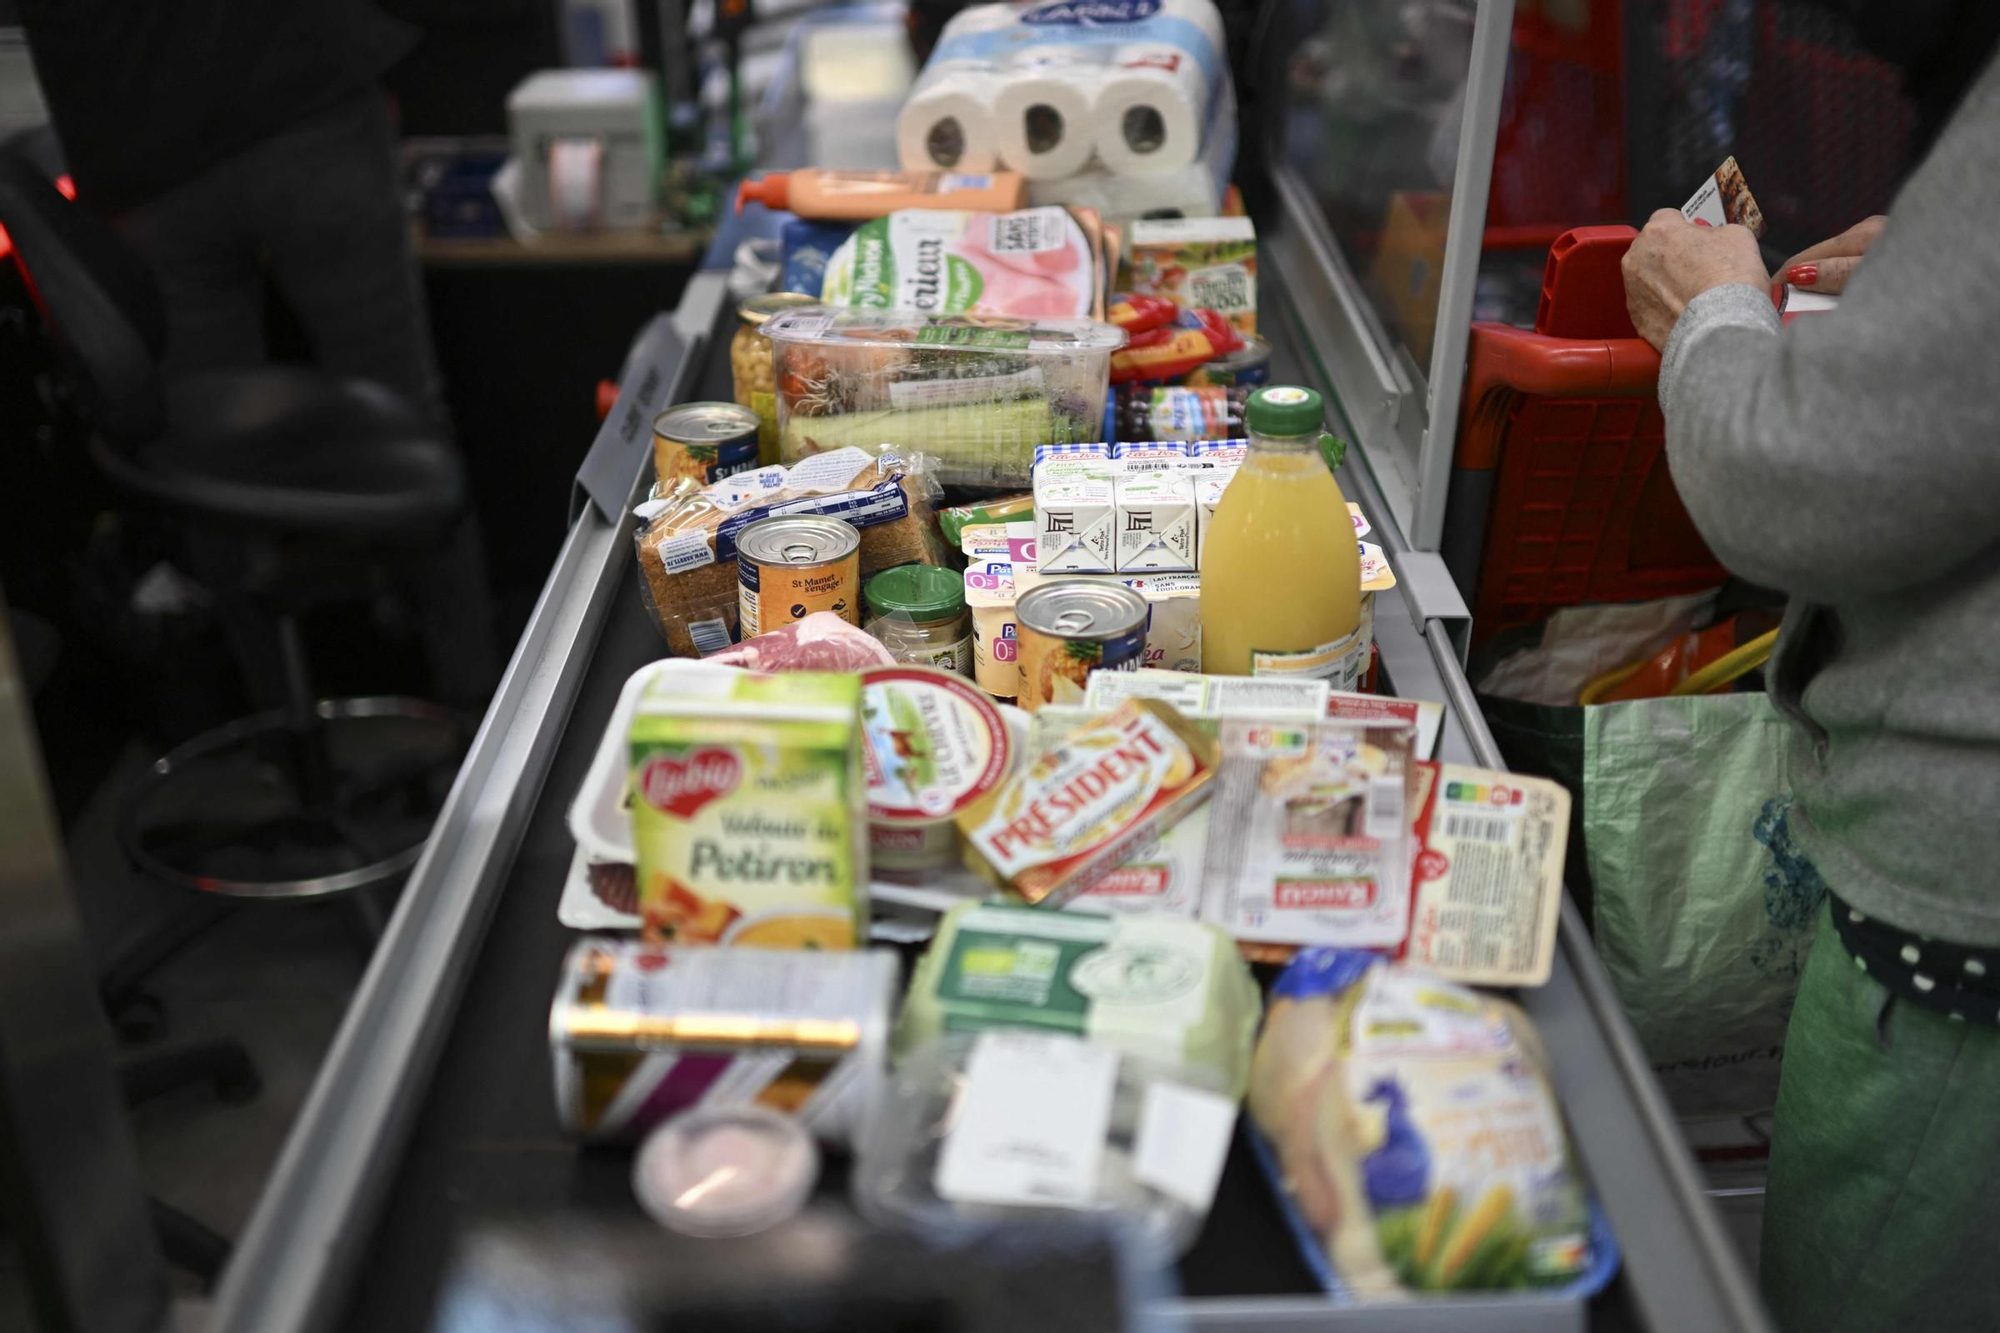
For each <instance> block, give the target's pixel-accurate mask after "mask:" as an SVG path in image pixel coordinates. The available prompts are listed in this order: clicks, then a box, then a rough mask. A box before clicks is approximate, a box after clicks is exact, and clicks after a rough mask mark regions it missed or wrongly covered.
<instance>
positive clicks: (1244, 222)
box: [1125, 217, 1257, 334]
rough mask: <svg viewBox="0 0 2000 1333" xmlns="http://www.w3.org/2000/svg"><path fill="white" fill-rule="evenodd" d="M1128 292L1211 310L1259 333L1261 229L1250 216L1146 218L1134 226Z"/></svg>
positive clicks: (1243, 330) (1239, 327) (1244, 330)
mask: <svg viewBox="0 0 2000 1333" xmlns="http://www.w3.org/2000/svg"><path fill="white" fill-rule="evenodd" d="M1126 263H1127V264H1128V265H1129V272H1128V275H1127V276H1128V277H1129V279H1130V280H1129V281H1128V282H1127V283H1126V284H1125V287H1126V289H1127V290H1128V291H1132V292H1136V293H1138V294H1139V295H1141V296H1164V297H1166V298H1168V299H1169V300H1171V301H1172V302H1173V303H1174V304H1175V305H1178V306H1180V307H1181V308H1182V309H1185V310H1213V311H1216V312H1217V313H1219V314H1221V315H1223V316H1225V317H1226V318H1227V319H1228V320H1229V322H1230V323H1231V324H1233V325H1235V326H1236V328H1237V330H1238V331H1239V332H1241V333H1245V334H1251V333H1255V332H1256V331H1257V229H1256V227H1255V226H1253V225H1252V224H1251V221H1250V219H1249V218H1247V217H1221V218H1167V219H1152V218H1143V219H1141V220H1140V221H1138V222H1135V223H1133V224H1132V240H1131V246H1130V250H1129V254H1128V257H1127V260H1126Z"/></svg>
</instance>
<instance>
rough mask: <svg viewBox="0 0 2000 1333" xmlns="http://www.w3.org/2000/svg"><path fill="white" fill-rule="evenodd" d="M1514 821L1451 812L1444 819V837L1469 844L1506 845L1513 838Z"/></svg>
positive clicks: (1490, 816)
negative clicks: (1457, 839) (1493, 843)
mask: <svg viewBox="0 0 2000 1333" xmlns="http://www.w3.org/2000/svg"><path fill="white" fill-rule="evenodd" d="M1513 832H1514V826H1513V823H1512V821H1510V820H1506V819H1500V818H1498V817H1496V816H1493V815H1460V814H1453V813H1451V812H1449V811H1447V812H1446V813H1445V817H1444V836H1445V837H1447V838H1459V839H1463V840H1464V841H1467V842H1498V843H1504V842H1506V841H1507V840H1508V839H1509V838H1511V837H1512V836H1513Z"/></svg>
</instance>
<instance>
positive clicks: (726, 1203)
mask: <svg viewBox="0 0 2000 1333" xmlns="http://www.w3.org/2000/svg"><path fill="white" fill-rule="evenodd" d="M818 1179H819V1148H818V1146H817V1145H816V1144H814V1143H813V1140H812V1135H810V1134H808V1133H807V1132H806V1130H805V1127H804V1126H803V1125H801V1124H799V1122H798V1121H796V1120H794V1119H792V1118H791V1117H790V1116H787V1115H781V1114H779V1113H778V1112H776V1111H773V1110H771V1109H770V1108H769V1107H767V1106H728V1107H697V1108H695V1109H694V1110H691V1111H683V1112H682V1113H681V1114H679V1115H677V1116H674V1117H673V1118H672V1119H670V1120H668V1121H667V1122H666V1123H665V1124H663V1125H661V1126H660V1127H659V1128H658V1129H656V1130H654V1131H653V1132H652V1134H651V1135H650V1136H649V1137H648V1138H647V1139H646V1142H645V1143H644V1145H643V1146H641V1147H640V1149H639V1154H638V1157H637V1158H636V1159H635V1160H634V1161H633V1163H632V1192H633V1193H634V1194H636V1195H638V1197H639V1204H640V1206H641V1207H643V1208H644V1209H645V1210H646V1211H647V1212H648V1213H650V1214H652V1216H653V1219H654V1220H655V1221H657V1222H659V1223H660V1224H661V1225H662V1226H665V1227H667V1228H669V1229H670V1230H673V1231H678V1232H680V1233H681V1234H683V1235H687V1236H748V1235H752V1234H754V1233H756V1232H759V1231H763V1230H765V1229H766V1228H769V1227H772V1226H776V1225H777V1224H778V1223H780V1222H782V1221H784V1220H785V1219H786V1218H788V1217H790V1216H791V1215H792V1214H794V1213H796V1212H798V1211H799V1209H800V1208H801V1207H803V1206H804V1204H805V1201H806V1198H807V1197H808V1196H809V1195H810V1194H811V1193H812V1189H813V1183H814V1182H815V1181H816V1180H818Z"/></svg>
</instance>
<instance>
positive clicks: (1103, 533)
mask: <svg viewBox="0 0 2000 1333" xmlns="http://www.w3.org/2000/svg"><path fill="white" fill-rule="evenodd" d="M1034 489H1035V544H1036V547H1037V550H1038V553H1039V558H1038V562H1037V567H1038V568H1039V569H1040V570H1041V572H1042V573H1044V574H1109V573H1110V572H1111V571H1112V570H1114V569H1116V568H1117V551H1116V540H1115V525H1114V519H1115V516H1116V491H1115V488H1114V485H1113V481H1112V469H1111V460H1110V459H1108V458H1098V457H1090V456H1087V455H1076V456H1073V457H1069V458H1064V459H1060V460H1051V461H1049V462H1046V463H1041V464H1038V465H1037V466H1036V468H1035V478H1034Z"/></svg>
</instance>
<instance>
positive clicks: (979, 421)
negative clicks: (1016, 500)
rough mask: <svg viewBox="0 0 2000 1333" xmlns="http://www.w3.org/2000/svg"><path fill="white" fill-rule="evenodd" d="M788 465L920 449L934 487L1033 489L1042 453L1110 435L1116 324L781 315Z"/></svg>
mask: <svg viewBox="0 0 2000 1333" xmlns="http://www.w3.org/2000/svg"><path fill="white" fill-rule="evenodd" d="M763 328H764V333H765V335H766V336H768V337H769V338H770V339H771V350H772V356H773V358H774V362H775V366H776V370H777V384H778V434H779V448H780V451H781V452H782V454H783V456H784V458H785V460H786V461H787V462H796V461H798V460H800V459H804V458H808V457H811V456H812V455H815V454H821V453H827V452H829V451H832V450H836V449H842V448H847V447H850V446H855V445H860V446H864V447H875V446H879V445H882V444H885V443H886V444H889V445H895V446H899V447H902V448H906V449H907V448H921V449H923V450H924V451H925V452H926V453H929V454H931V455H933V456H935V458H936V459H937V462H938V479H939V480H940V481H943V482H947V483H962V484H965V485H1018V486H1025V485H1026V484H1027V482H1028V478H1029V472H1030V469H1031V466H1032V463H1033V460H1034V450H1035V446H1036V445H1039V444H1047V443H1050V442H1052V441H1053V442H1061V441H1076V440H1097V439H1100V438H1102V437H1103V433H1104V427H1103V419H1104V399H1105V394H1106V392H1107V387H1108V384H1109V376H1110V373H1111V354H1112V352H1114V351H1116V350H1117V349H1118V348H1120V347H1123V346H1124V345H1125V333H1124V331H1123V330H1122V329H1118V328H1114V327H1113V326H1111V325H1109V324H1099V323H1095V322H1093V321H1091V320H1087V319H1069V318H1049V319H1040V320H1029V319H1016V318H1008V317H1003V316H987V315H944V314H920V313H917V312H915V311H912V310H865V309H864V310H855V309H846V310H835V309H828V308H825V307H811V308H806V309H801V310H793V311H787V312H786V313H784V314H782V315H778V316H774V317H773V318H772V319H770V320H768V321H766V322H765V324H764V326H763Z"/></svg>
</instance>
